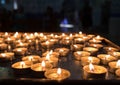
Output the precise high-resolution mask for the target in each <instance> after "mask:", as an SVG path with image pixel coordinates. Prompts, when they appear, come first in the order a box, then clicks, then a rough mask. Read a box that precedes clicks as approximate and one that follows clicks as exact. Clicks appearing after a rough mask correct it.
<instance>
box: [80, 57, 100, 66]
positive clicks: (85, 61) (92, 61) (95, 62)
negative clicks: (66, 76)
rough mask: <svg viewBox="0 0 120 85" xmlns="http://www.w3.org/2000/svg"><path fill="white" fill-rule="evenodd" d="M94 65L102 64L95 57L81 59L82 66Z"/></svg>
mask: <svg viewBox="0 0 120 85" xmlns="http://www.w3.org/2000/svg"><path fill="white" fill-rule="evenodd" d="M90 63H92V64H94V65H98V64H100V59H99V58H97V57H94V56H86V57H81V65H82V66H85V65H88V64H90Z"/></svg>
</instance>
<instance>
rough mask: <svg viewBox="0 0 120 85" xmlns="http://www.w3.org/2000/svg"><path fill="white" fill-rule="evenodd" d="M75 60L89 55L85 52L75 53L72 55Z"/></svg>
mask: <svg viewBox="0 0 120 85" xmlns="http://www.w3.org/2000/svg"><path fill="white" fill-rule="evenodd" d="M73 55H74V57H75V59H76V60H81V57H84V56H90V53H89V52H87V51H76V52H74V53H73Z"/></svg>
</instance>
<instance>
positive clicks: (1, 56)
mask: <svg viewBox="0 0 120 85" xmlns="http://www.w3.org/2000/svg"><path fill="white" fill-rule="evenodd" d="M13 59H14V53H13V52H6V53H0V60H1V61H7V60H9V61H11V60H13Z"/></svg>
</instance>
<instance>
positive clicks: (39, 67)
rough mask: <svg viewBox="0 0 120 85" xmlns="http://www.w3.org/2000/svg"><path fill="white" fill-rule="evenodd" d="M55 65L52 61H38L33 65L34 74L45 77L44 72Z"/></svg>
mask: <svg viewBox="0 0 120 85" xmlns="http://www.w3.org/2000/svg"><path fill="white" fill-rule="evenodd" d="M52 68H53V65H52V64H50V63H46V62H45V61H44V60H43V61H42V62H41V63H36V64H33V65H31V70H32V76H34V77H38V78H44V77H45V76H44V72H45V71H47V70H49V69H52Z"/></svg>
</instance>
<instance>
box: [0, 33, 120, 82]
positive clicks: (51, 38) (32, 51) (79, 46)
mask: <svg viewBox="0 0 120 85" xmlns="http://www.w3.org/2000/svg"><path fill="white" fill-rule="evenodd" d="M0 35H1V36H0V61H3V62H4V61H13V60H14V59H17V58H20V61H17V62H15V63H13V64H12V65H11V68H12V69H13V71H14V72H15V73H16V75H21V74H24V72H28V70H31V71H33V72H34V73H36V74H37V75H39V76H42V75H44V76H45V77H46V78H47V79H51V80H64V79H67V78H69V77H70V76H71V72H70V71H69V70H67V69H65V68H62V67H59V65H58V63H59V58H60V57H67V56H68V54H69V53H70V52H72V55H73V57H74V59H75V60H77V61H80V63H81V66H82V70H83V78H84V79H89V78H96V77H101V76H102V78H106V75H107V74H108V72H112V73H115V74H116V75H117V76H119V77H120V60H119V59H120V52H119V49H118V48H115V47H113V46H108V45H106V44H104V43H103V41H104V38H103V37H101V36H99V35H94V34H85V33H82V32H79V33H68V34H67V33H51V34H50V33H37V32H35V33H18V32H16V33H8V32H5V33H0ZM106 66H108V67H109V68H106ZM41 73H42V74H41ZM24 75H25V74H24Z"/></svg>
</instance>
